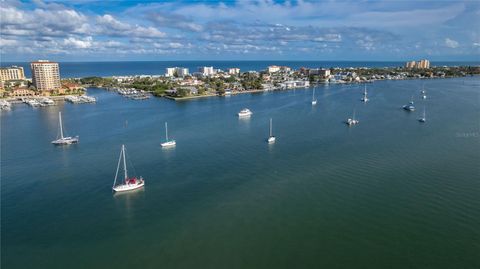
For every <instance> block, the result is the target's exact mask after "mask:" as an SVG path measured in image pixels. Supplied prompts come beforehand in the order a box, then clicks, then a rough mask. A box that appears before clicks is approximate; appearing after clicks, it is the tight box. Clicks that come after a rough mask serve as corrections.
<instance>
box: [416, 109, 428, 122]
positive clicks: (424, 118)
mask: <svg viewBox="0 0 480 269" xmlns="http://www.w3.org/2000/svg"><path fill="white" fill-rule="evenodd" d="M418 121H419V122H426V121H427V117H426V115H425V107H423V116H422V117H421V118H419V119H418Z"/></svg>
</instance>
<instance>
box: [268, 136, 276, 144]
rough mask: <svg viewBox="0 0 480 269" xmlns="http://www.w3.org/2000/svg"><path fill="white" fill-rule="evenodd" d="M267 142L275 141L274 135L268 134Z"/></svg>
mask: <svg viewBox="0 0 480 269" xmlns="http://www.w3.org/2000/svg"><path fill="white" fill-rule="evenodd" d="M267 142H268V144H273V143H275V136H270V137H269V138H268V139H267Z"/></svg>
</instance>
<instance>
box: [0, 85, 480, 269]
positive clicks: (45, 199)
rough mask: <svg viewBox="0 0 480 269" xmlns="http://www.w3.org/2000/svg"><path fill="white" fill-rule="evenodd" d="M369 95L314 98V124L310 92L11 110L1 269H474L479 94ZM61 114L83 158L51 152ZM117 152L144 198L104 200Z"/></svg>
mask: <svg viewBox="0 0 480 269" xmlns="http://www.w3.org/2000/svg"><path fill="white" fill-rule="evenodd" d="M423 83H425V88H426V90H427V95H428V99H426V100H421V99H420V98H419V97H420V94H419V91H420V89H421V86H422V84H423ZM368 89H369V97H370V99H371V101H370V102H369V103H367V104H363V103H361V102H360V98H361V94H362V91H363V85H361V86H358V85H330V86H321V87H319V88H318V90H317V91H316V92H317V97H318V104H317V106H316V107H312V106H311V104H310V101H311V97H312V96H311V94H312V91H311V90H310V89H305V90H304V89H302V90H295V91H293V90H292V91H285V92H273V93H262V94H252V95H250V94H245V95H238V96H232V97H226V98H208V99H198V100H193V101H188V102H176V103H175V102H173V101H169V100H164V99H158V98H152V99H150V100H146V101H133V100H128V99H124V98H122V97H121V96H119V95H116V94H114V93H112V92H107V91H103V90H99V89H89V94H90V95H94V96H96V97H97V98H98V103H97V104H94V105H72V104H69V103H65V104H60V105H58V106H56V107H49V108H40V109H32V108H30V107H27V106H25V105H16V106H14V108H13V110H12V111H10V112H2V115H1V116H0V119H1V157H2V158H1V175H2V177H1V179H2V180H1V209H2V212H1V236H2V242H1V249H2V252H1V265H2V268H29V267H30V268H132V267H136V268H479V267H480V258H479V256H478V253H479V252H480V210H479V208H480V195H479V193H480V170H479V164H480V134H479V132H480V126H479V125H480V122H479V116H480V102H479V101H480V79H479V78H478V77H476V78H465V79H463V78H461V79H443V80H425V81H423V80H409V81H377V82H375V83H373V84H368ZM412 95H413V96H414V100H415V102H416V106H417V111H415V112H413V113H408V112H405V111H403V110H402V109H401V106H402V105H404V104H406V103H407V102H408V101H409V100H410V97H411V96H412ZM424 105H425V106H426V108H427V123H426V124H421V123H419V122H418V121H417V118H418V117H420V115H421V113H422V111H423V106H424ZM244 107H248V108H250V109H251V110H252V111H253V112H254V114H253V116H252V118H251V119H250V120H239V119H238V118H237V116H236V113H237V112H238V111H239V110H240V109H242V108H244ZM353 109H355V110H356V117H357V118H358V119H359V120H360V124H359V125H358V126H354V127H350V128H349V127H347V126H346V125H345V124H344V123H343V121H344V120H345V119H346V118H347V117H350V116H351V114H352V111H353ZM58 111H62V116H63V118H64V123H65V127H66V130H67V132H68V134H70V135H77V134H78V135H80V143H79V144H78V145H73V146H69V147H63V148H62V147H54V146H52V145H51V144H50V141H51V140H53V139H54V138H55V137H56V134H57V114H58ZM270 117H272V118H273V125H274V126H273V127H274V134H275V135H276V137H277V143H276V144H274V145H270V146H269V145H267V143H266V142H265V139H266V138H267V136H268V128H269V126H268V122H269V118H270ZM165 121H168V123H169V134H170V136H171V137H172V138H173V139H176V141H177V147H176V148H175V149H170V150H164V149H162V148H160V143H161V142H162V141H163V139H164V129H163V128H164V122H165ZM122 143H125V144H126V147H127V152H128V157H129V160H130V161H131V163H132V164H133V165H134V170H135V172H136V173H137V175H142V176H143V177H144V178H145V179H146V186H145V188H144V189H143V190H140V191H137V192H132V193H125V194H117V195H113V194H112V192H111V185H112V183H113V177H114V175H115V168H116V164H117V160H118V154H119V151H120V146H121V144H122ZM134 170H133V169H132V168H131V169H130V171H131V173H132V174H133V173H134Z"/></svg>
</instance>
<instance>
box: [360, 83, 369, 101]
mask: <svg viewBox="0 0 480 269" xmlns="http://www.w3.org/2000/svg"><path fill="white" fill-rule="evenodd" d="M361 100H362V102H364V103H366V102H368V100H369V99H368V97H367V85H365V91H364V92H363V97H362V99H361Z"/></svg>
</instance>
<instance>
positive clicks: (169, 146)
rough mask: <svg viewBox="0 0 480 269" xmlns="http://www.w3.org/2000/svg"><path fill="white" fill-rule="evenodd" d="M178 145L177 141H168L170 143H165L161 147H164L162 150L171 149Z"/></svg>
mask: <svg viewBox="0 0 480 269" xmlns="http://www.w3.org/2000/svg"><path fill="white" fill-rule="evenodd" d="M176 145H177V142H175V141H168V142H164V143H162V144H160V146H162V148H171V147H175V146H176Z"/></svg>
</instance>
